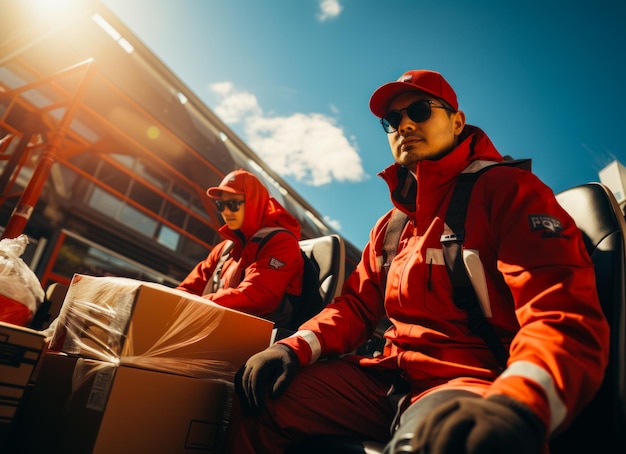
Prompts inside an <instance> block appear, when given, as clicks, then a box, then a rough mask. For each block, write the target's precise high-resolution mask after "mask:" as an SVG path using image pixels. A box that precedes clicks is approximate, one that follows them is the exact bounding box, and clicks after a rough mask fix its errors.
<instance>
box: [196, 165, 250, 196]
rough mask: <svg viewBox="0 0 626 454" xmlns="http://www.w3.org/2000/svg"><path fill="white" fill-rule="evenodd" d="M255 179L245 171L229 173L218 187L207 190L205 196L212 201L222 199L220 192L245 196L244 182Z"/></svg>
mask: <svg viewBox="0 0 626 454" xmlns="http://www.w3.org/2000/svg"><path fill="white" fill-rule="evenodd" d="M250 179H255V180H256V177H255V176H254V175H253V174H251V173H250V172H247V171H245V170H242V169H239V170H234V171H232V172H230V173H229V174H228V175H226V176H225V177H224V179H223V180H222V182H221V183H220V185H219V186H215V187H212V188H209V189H207V191H206V194H207V195H208V196H209V197H211V198H212V199H219V198H221V197H222V192H230V193H231V194H245V193H246V190H245V188H246V186H247V184H246V182H247V181H249V180H250Z"/></svg>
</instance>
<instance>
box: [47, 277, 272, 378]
mask: <svg viewBox="0 0 626 454" xmlns="http://www.w3.org/2000/svg"><path fill="white" fill-rule="evenodd" d="M272 328H273V323H272V322H270V321H268V320H265V319H262V318H259V317H255V316H251V315H248V314H244V313H243V312H239V311H236V310H232V309H228V308H224V307H222V306H219V305H217V304H215V303H213V302H211V301H209V300H207V299H205V298H201V297H199V296H195V295H191V294H189V293H186V292H182V291H179V290H175V289H172V288H169V287H166V286H164V285H160V284H155V283H149V282H143V281H138V280H134V279H127V278H120V277H92V276H84V275H75V276H74V278H73V279H72V282H71V284H70V286H69V289H68V292H67V295H66V297H65V301H64V303H63V307H62V308H61V313H60V315H59V320H58V324H57V327H56V329H55V332H54V335H53V338H52V341H51V349H52V350H57V351H61V352H65V353H67V354H70V355H77V356H81V357H85V358H93V359H99V360H103V361H110V362H115V361H117V360H118V359H119V358H121V357H123V358H125V359H126V362H129V361H134V362H135V364H138V365H140V366H141V367H144V368H147V369H158V370H168V371H171V372H174V373H182V374H187V375H192V376H198V375H195V372H201V370H202V369H207V368H208V369H211V370H212V371H213V372H216V373H217V375H218V376H225V375H226V369H228V373H230V376H231V377H232V374H234V371H236V370H237V369H238V368H239V367H241V366H242V365H243V364H244V363H245V361H246V360H247V359H248V358H249V357H250V356H252V355H253V354H254V353H257V352H259V351H261V350H263V349H265V348H266V347H268V346H269V345H270V340H271V335H272ZM177 362H178V365H180V366H181V367H180V368H178V366H177V365H176V363H177ZM164 366H167V367H169V366H171V367H172V369H169V368H168V369H164V368H163V367H164ZM222 372H224V374H222ZM207 376H210V375H207Z"/></svg>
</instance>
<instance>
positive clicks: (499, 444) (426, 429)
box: [403, 395, 545, 454]
mask: <svg viewBox="0 0 626 454" xmlns="http://www.w3.org/2000/svg"><path fill="white" fill-rule="evenodd" d="M544 436H545V427H544V424H543V423H542V421H541V420H540V419H539V417H538V416H537V415H536V414H535V413H534V412H533V411H531V410H530V409H529V408H528V407H527V406H526V405H524V404H522V403H520V402H518V401H516V400H515V399H513V398H511V397H508V396H505V395H497V396H491V397H488V398H487V399H483V398H480V397H477V398H474V397H459V398H456V399H452V400H451V401H449V402H446V403H445V404H443V405H440V406H438V407H436V408H435V409H434V410H433V411H432V412H431V413H430V414H429V415H428V416H427V417H426V418H424V420H423V421H422V422H421V423H420V424H419V426H418V428H417V430H416V433H415V437H414V439H413V440H412V441H413V442H414V443H411V444H412V448H413V450H411V451H403V452H412V453H420V454H426V453H428V454H453V453H454V454H501V453H503V452H506V453H507V454H537V453H538V452H540V448H541V447H542V443H543V441H544Z"/></svg>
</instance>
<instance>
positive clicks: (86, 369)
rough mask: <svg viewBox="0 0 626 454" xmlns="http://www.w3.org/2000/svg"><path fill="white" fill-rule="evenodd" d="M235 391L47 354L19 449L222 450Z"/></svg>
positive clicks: (101, 453)
mask: <svg viewBox="0 0 626 454" xmlns="http://www.w3.org/2000/svg"><path fill="white" fill-rule="evenodd" d="M231 392H232V387H231V386H230V385H227V384H226V383H225V382H223V381H214V380H203V379H198V378H193V377H185V376H181V375H175V374H168V373H164V372H158V371H152V370H146V369H140V368H135V367H129V366H116V365H114V364H111V363H105V362H103V361H98V360H90V359H83V358H78V357H72V356H66V355H63V354H47V355H46V356H45V357H44V358H43V361H42V366H41V371H40V373H39V377H38V380H37V383H36V385H35V387H34V389H33V392H32V396H31V399H30V401H29V404H28V406H27V407H26V411H25V413H24V418H23V419H24V424H23V425H22V426H21V432H20V436H19V442H18V445H19V446H18V448H17V451H16V452H20V453H46V452H63V453H67V454H72V453H76V454H84V453H93V454H110V453H116V454H125V453H128V454H137V453H154V454H157V453H164V454H165V453H167V454H177V453H181V454H183V453H184V454H196V453H202V454H207V453H211V454H213V453H220V452H222V449H223V447H222V444H223V436H224V432H225V427H226V421H227V419H228V412H229V410H230V407H229V404H228V402H229V401H230V398H231V397H232V395H231Z"/></svg>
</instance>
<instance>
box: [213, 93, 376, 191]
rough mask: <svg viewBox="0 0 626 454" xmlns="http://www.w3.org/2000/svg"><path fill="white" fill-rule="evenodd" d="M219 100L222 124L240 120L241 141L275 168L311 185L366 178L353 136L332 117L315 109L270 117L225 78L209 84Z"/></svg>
mask: <svg viewBox="0 0 626 454" xmlns="http://www.w3.org/2000/svg"><path fill="white" fill-rule="evenodd" d="M210 88H211V89H212V90H213V91H215V92H216V93H217V94H218V96H219V98H220V100H219V103H218V105H217V107H216V108H215V112H216V113H217V115H219V116H220V117H221V118H222V120H223V121H224V122H226V123H230V124H233V123H239V122H242V124H243V130H244V133H245V136H246V137H245V138H244V140H245V141H246V143H247V144H248V146H249V147H250V148H251V149H252V150H254V152H255V153H257V154H258V155H259V156H260V157H261V159H263V161H264V162H265V163H266V164H267V165H268V166H269V167H270V168H271V169H272V170H274V171H275V172H277V173H278V174H280V175H282V176H283V177H284V176H292V177H294V178H295V179H296V180H297V181H299V182H302V183H305V184H309V185H312V186H321V185H324V184H329V183H332V182H343V181H352V182H355V181H362V180H364V179H366V178H367V175H366V174H365V171H364V169H363V166H362V163H361V158H360V156H359V154H358V150H357V145H356V141H355V140H354V139H352V140H350V139H348V138H347V137H346V135H345V134H344V131H343V129H341V128H340V127H339V126H337V124H336V121H335V119H334V118H332V117H329V116H326V115H322V114H319V113H295V114H292V115H289V116H282V117H276V116H275V117H270V116H266V115H264V114H263V110H262V109H261V107H260V106H259V105H258V102H257V99H256V97H255V96H254V95H252V94H251V93H247V92H238V91H236V90H235V89H234V87H233V86H232V84H230V83H228V82H225V83H220V84H214V85H211V87H210Z"/></svg>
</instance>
